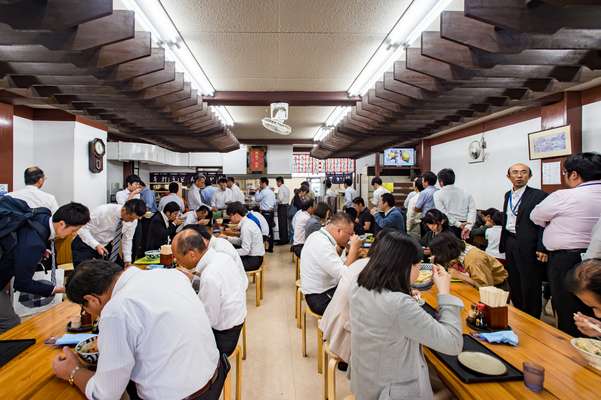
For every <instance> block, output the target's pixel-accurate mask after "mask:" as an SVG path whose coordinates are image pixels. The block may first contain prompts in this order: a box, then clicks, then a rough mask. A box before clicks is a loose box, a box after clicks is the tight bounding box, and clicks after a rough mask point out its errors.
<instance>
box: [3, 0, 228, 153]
mask: <svg viewBox="0 0 601 400" xmlns="http://www.w3.org/2000/svg"><path fill="white" fill-rule="evenodd" d="M5 3H6V2H4V3H2V4H0V23H4V24H0V101H3V102H7V103H12V104H15V105H27V106H30V107H40V106H43V107H47V106H48V105H50V106H51V107H54V108H58V109H61V110H64V111H67V112H69V113H71V114H74V115H82V116H86V117H88V118H91V119H93V120H98V121H100V122H102V123H104V124H106V125H107V126H108V127H109V133H110V135H111V137H113V138H122V139H125V140H141V141H146V142H148V143H153V144H158V145H162V146H165V147H167V148H169V149H172V150H177V151H195V150H199V151H223V149H229V150H231V149H235V148H237V147H238V146H239V143H238V141H237V139H236V138H235V136H234V135H233V134H232V133H231V132H230V131H229V130H227V129H226V128H225V127H224V126H223V125H222V124H221V122H219V121H218V120H217V119H216V117H215V116H214V114H213V113H212V112H211V111H210V110H209V108H208V104H207V103H206V102H204V101H203V98H202V97H201V96H200V94H199V93H198V92H197V90H195V89H192V85H191V83H190V82H188V81H187V80H186V77H185V76H184V74H182V73H177V72H176V70H175V64H174V63H173V62H165V51H164V50H163V49H161V48H152V47H151V37H150V33H148V32H135V31H134V26H135V21H134V14H133V12H131V11H121V10H115V11H113V9H112V3H113V2H112V0H90V1H86V2H79V1H73V0H47V1H45V2H39V1H36V0H12V1H9V2H8V4H5ZM24 11H26V12H24ZM163 136H165V137H163ZM184 137H188V139H187V140H184V139H183V138H184ZM171 138H174V139H171ZM175 138H177V140H176V139H175ZM207 138H210V139H211V140H205V139H207ZM183 143H185V146H184V145H183Z"/></svg>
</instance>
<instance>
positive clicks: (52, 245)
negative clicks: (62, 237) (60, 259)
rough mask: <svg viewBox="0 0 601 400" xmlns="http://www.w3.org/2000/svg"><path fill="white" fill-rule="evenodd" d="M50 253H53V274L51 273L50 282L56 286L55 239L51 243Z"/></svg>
mask: <svg viewBox="0 0 601 400" xmlns="http://www.w3.org/2000/svg"><path fill="white" fill-rule="evenodd" d="M50 251H51V252H52V272H51V273H50V281H51V282H52V284H54V285H56V251H55V249H54V239H52V240H51V241H50Z"/></svg>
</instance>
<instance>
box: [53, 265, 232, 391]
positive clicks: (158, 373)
mask: <svg viewBox="0 0 601 400" xmlns="http://www.w3.org/2000/svg"><path fill="white" fill-rule="evenodd" d="M66 291H67V297H68V298H69V300H71V301H72V302H74V303H76V304H81V305H82V306H83V308H84V310H86V312H88V313H90V314H92V316H93V317H98V316H99V317H100V320H99V325H98V326H99V331H100V333H99V334H98V353H99V356H98V364H97V367H96V371H91V370H89V369H87V368H84V367H83V365H82V364H80V361H79V358H78V357H77V355H76V354H75V353H74V352H73V351H72V350H71V349H69V348H67V347H64V348H63V351H62V352H61V353H60V354H58V355H57V356H56V357H55V358H54V361H53V362H52V369H53V370H54V374H55V375H56V376H57V377H58V378H60V379H63V380H65V381H68V382H69V383H70V384H71V385H75V386H77V388H78V389H79V390H81V392H82V393H85V395H86V397H87V398H88V399H119V398H121V397H122V395H123V393H124V392H125V390H126V387H127V386H128V383H129V382H130V380H131V381H133V382H134V383H135V387H136V392H137V395H138V396H139V397H141V398H143V399H145V400H153V399H157V400H162V399H185V400H192V399H194V400H217V399H218V398H219V396H220V394H221V389H222V387H223V382H224V380H225V377H226V375H227V372H228V370H229V363H228V361H227V358H225V356H223V357H222V356H220V354H219V351H218V350H217V346H216V344H215V338H214V336H213V333H212V332H211V326H210V323H209V318H208V317H207V313H206V311H205V307H204V304H203V303H202V301H201V300H200V299H199V298H198V296H197V295H196V293H194V290H193V289H192V285H190V280H189V279H188V278H187V277H186V276H185V275H184V274H182V273H181V272H180V271H176V270H173V269H171V270H170V269H159V270H151V271H142V270H140V269H138V268H128V269H126V270H123V269H122V268H121V267H120V266H119V265H117V264H114V263H112V262H110V261H106V260H89V261H85V262H83V263H81V265H80V266H79V268H78V269H77V270H75V272H74V274H73V276H72V277H71V279H69V282H68V284H67V290H66ZM157 294H160V295H157Z"/></svg>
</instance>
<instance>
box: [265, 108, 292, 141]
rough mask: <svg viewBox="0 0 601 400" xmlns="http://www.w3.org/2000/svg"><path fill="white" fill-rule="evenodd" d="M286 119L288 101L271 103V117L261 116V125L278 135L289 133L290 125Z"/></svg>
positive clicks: (290, 130) (290, 131)
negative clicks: (286, 122)
mask: <svg viewBox="0 0 601 400" xmlns="http://www.w3.org/2000/svg"><path fill="white" fill-rule="evenodd" d="M287 119H288V103H271V118H267V117H265V118H263V119H262V120H261V122H262V123H263V127H264V128H265V129H267V130H269V131H271V132H275V133H277V134H279V135H286V136H287V135H290V134H291V133H292V127H291V126H290V125H286V124H285V123H284V121H286V120H287Z"/></svg>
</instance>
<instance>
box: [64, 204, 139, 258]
mask: <svg viewBox="0 0 601 400" xmlns="http://www.w3.org/2000/svg"><path fill="white" fill-rule="evenodd" d="M145 213H146V204H145V203H144V201H143V200H140V199H132V200H128V201H127V202H126V203H125V204H124V205H119V204H103V205H101V206H98V207H96V208H95V209H94V210H92V212H91V213H90V222H88V223H87V224H86V225H85V226H84V227H83V228H81V229H80V230H79V232H78V233H77V237H76V238H75V239H73V242H72V243H71V252H72V254H73V266H74V267H76V268H77V266H78V265H79V264H81V263H82V262H83V261H85V260H89V259H91V258H95V259H97V258H108V260H109V261H112V262H120V261H121V260H123V263H124V264H125V265H126V266H127V265H129V264H131V262H132V240H133V237H134V232H135V230H136V224H134V223H135V222H137V221H138V219H140V218H142V216H144V214H145ZM119 250H121V252H122V254H123V257H122V258H121V257H120V254H119V253H120V252H119Z"/></svg>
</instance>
